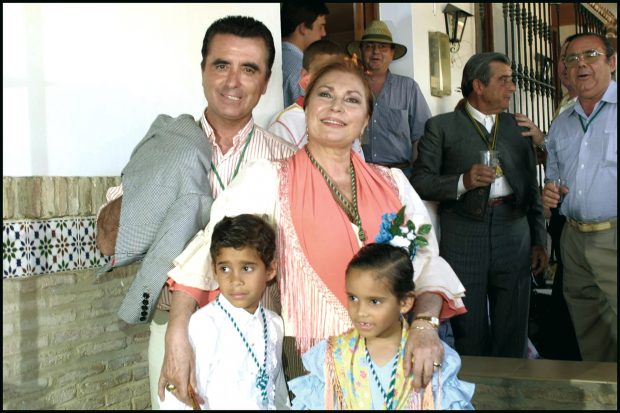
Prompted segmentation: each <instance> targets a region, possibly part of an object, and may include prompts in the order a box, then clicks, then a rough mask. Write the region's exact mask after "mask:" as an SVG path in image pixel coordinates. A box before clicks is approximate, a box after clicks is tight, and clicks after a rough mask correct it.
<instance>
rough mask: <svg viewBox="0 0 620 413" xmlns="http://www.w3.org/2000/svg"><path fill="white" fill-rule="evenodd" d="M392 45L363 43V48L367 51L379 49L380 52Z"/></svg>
mask: <svg viewBox="0 0 620 413" xmlns="http://www.w3.org/2000/svg"><path fill="white" fill-rule="evenodd" d="M391 46H392V45H391V44H389V43H362V49H363V50H367V51H370V50H373V49H378V50H379V51H380V52H385V51H386V50H387V49H389V48H390V47H391Z"/></svg>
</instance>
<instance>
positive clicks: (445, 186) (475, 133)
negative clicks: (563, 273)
mask: <svg viewBox="0 0 620 413" xmlns="http://www.w3.org/2000/svg"><path fill="white" fill-rule="evenodd" d="M461 90H462V92H463V96H464V97H465V100H464V102H463V104H460V105H458V108H457V109H456V110H455V111H454V112H451V113H446V114H442V115H439V116H435V117H433V118H431V119H429V120H428V121H427V123H426V128H425V134H424V136H423V137H422V139H421V140H420V144H419V154H418V158H417V160H416V162H415V164H414V167H413V176H412V178H411V183H412V185H413V187H414V188H415V190H416V191H417V192H418V193H419V194H420V196H421V197H422V199H426V200H432V201H438V202H439V219H440V229H441V242H440V254H441V256H442V257H444V258H445V259H446V261H448V263H449V264H450V265H451V266H452V268H454V270H455V271H456V273H457V275H458V276H459V278H460V280H461V282H462V283H463V285H464V286H465V289H466V297H465V298H464V300H463V301H464V303H465V307H466V308H467V310H468V312H467V313H466V314H464V315H462V316H458V317H454V318H452V319H451V324H452V328H453V330H454V338H455V345H456V350H457V351H458V352H459V353H460V354H465V355H480V356H497V357H524V356H525V355H526V354H527V324H528V310H529V296H530V281H531V275H530V272H533V273H535V274H537V273H540V272H541V271H542V270H543V269H544V267H545V266H546V264H547V253H546V250H545V247H544V245H545V240H546V233H545V221H544V216H543V208H542V204H541V199H540V193H539V190H538V187H537V180H536V157H535V152H534V147H533V145H532V142H531V139H530V138H524V136H526V135H528V136H529V135H531V133H532V132H531V131H529V130H527V129H526V128H523V127H521V126H519V125H518V124H517V121H516V120H515V118H514V116H513V115H511V114H509V113H505V112H504V111H505V110H506V109H508V105H509V103H510V98H511V96H512V94H513V92H514V91H515V85H514V83H513V81H512V70H511V69H510V61H509V59H508V58H507V57H506V56H505V55H503V54H500V53H480V54H476V55H474V56H472V57H471V58H470V59H469V61H468V62H467V64H466V65H465V68H464V70H463V80H462V83H461ZM489 149H493V150H497V151H499V158H500V165H499V167H497V168H494V167H489V166H485V165H483V164H481V163H480V151H483V150H489Z"/></svg>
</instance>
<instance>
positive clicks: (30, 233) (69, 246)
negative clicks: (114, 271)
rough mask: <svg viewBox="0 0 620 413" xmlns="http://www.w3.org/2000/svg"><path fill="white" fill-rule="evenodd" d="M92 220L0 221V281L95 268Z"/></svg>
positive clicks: (101, 258) (97, 264) (102, 261)
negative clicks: (0, 253) (0, 275)
mask: <svg viewBox="0 0 620 413" xmlns="http://www.w3.org/2000/svg"><path fill="white" fill-rule="evenodd" d="M108 261H109V257H104V256H102V255H101V253H100V252H99V250H98V249H97V247H96V246H95V217H94V216H91V217H69V218H56V219H47V220H14V221H12V220H7V221H2V278H15V277H25V276H31V275H41V274H49V273H55V272H61V271H70V270H79V269H85V268H96V267H101V266H102V265H105V264H106V263H107V262H108Z"/></svg>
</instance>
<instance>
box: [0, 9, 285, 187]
mask: <svg viewBox="0 0 620 413" xmlns="http://www.w3.org/2000/svg"><path fill="white" fill-rule="evenodd" d="M2 12H3V13H2V14H3V16H2V19H3V138H2V146H3V157H2V160H3V166H2V173H3V175H4V176H33V175H43V176H107V175H118V174H120V172H121V170H122V168H123V167H124V165H125V164H126V163H127V161H128V159H129V156H130V154H131V150H132V149H133V148H134V146H135V145H136V144H137V143H138V142H139V141H140V139H142V138H143V137H144V134H145V133H146V131H147V130H148V127H149V125H150V124H151V122H152V121H153V119H155V117H156V116H157V115H158V114H160V113H166V114H169V115H171V116H177V115H179V114H181V113H189V114H191V115H193V116H195V117H197V116H199V115H200V114H201V112H202V110H203V109H204V107H205V105H206V100H205V98H204V94H203V91H202V85H201V76H200V73H201V72H200V60H201V54H200V49H201V47H202V40H203V37H204V34H205V32H206V30H207V28H208V26H209V25H210V24H211V23H212V22H214V21H215V20H217V19H218V18H220V17H223V16H226V15H231V14H241V15H249V16H252V17H254V18H256V19H258V20H261V21H262V22H263V23H265V25H266V26H267V27H269V29H270V30H271V32H272V35H273V38H274V42H275V46H276V59H275V62H274V65H273V74H272V76H271V80H270V82H269V88H268V90H267V93H266V94H265V96H263V98H262V99H261V102H260V103H259V105H258V107H257V108H256V109H255V111H254V115H255V119H256V121H257V123H258V124H259V125H265V124H266V123H267V122H268V121H269V119H270V118H271V117H272V116H273V115H274V114H275V113H276V112H277V111H278V110H279V109H280V108H281V107H282V91H281V90H282V87H281V86H282V71H281V66H282V63H281V62H282V55H281V41H280V18H279V4H278V3H263V4H256V3H236V4H235V3H231V4H228V3H211V4H206V3H202V4H198V3H197V4H3V5H2Z"/></svg>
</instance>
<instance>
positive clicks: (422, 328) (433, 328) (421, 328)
mask: <svg viewBox="0 0 620 413" xmlns="http://www.w3.org/2000/svg"><path fill="white" fill-rule="evenodd" d="M413 328H415V329H416V330H435V331H437V329H436V328H435V327H430V328H429V327H420V326H413Z"/></svg>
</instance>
